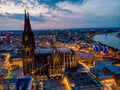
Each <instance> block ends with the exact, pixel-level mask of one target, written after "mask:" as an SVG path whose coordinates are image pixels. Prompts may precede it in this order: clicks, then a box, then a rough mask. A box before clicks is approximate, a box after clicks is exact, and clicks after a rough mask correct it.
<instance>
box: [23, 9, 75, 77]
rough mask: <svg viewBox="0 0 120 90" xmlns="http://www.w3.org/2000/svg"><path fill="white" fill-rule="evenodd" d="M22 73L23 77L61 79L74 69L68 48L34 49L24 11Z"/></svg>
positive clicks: (72, 57) (32, 36)
mask: <svg viewBox="0 0 120 90" xmlns="http://www.w3.org/2000/svg"><path fill="white" fill-rule="evenodd" d="M22 53H23V59H22V62H23V73H24V75H31V74H32V73H34V74H37V75H47V76H48V77H56V76H59V77H62V76H63V74H64V72H65V71H67V70H70V69H72V68H75V67H76V66H77V60H76V57H75V52H74V51H73V50H72V49H69V48H56V47H52V48H37V49H36V48H35V40H34V34H33V32H32V30H31V25H30V19H29V14H28V13H26V11H25V18H24V31H23V33H22Z"/></svg>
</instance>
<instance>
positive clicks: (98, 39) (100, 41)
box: [91, 33, 120, 52]
mask: <svg viewBox="0 0 120 90" xmlns="http://www.w3.org/2000/svg"><path fill="white" fill-rule="evenodd" d="M111 35H112V38H111ZM111 35H110V34H109V35H106V34H104V35H103V33H102V34H97V37H95V36H96V35H93V36H92V38H91V40H92V41H94V42H95V43H97V44H99V45H102V46H108V47H109V48H110V49H111V50H112V51H114V52H118V51H120V49H119V48H118V47H119V46H118V45H119V41H120V40H118V38H117V37H116V36H114V38H113V34H112V33H111ZM114 35H115V34H114ZM104 37H105V39H104ZM109 37H110V38H109ZM115 37H116V38H117V41H118V42H116V38H115ZM106 42H107V43H106ZM111 43H112V44H111ZM113 44H115V45H116V44H117V47H116V46H111V45H113Z"/></svg>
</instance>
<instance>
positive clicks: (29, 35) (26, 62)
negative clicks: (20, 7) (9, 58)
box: [22, 11, 35, 75]
mask: <svg viewBox="0 0 120 90" xmlns="http://www.w3.org/2000/svg"><path fill="white" fill-rule="evenodd" d="M34 49H35V40H34V35H33V32H32V30H31V25H30V19H29V14H28V13H26V11H25V17H24V31H23V33H22V53H23V60H22V62H23V73H24V75H29V74H31V73H32V70H33V61H34Z"/></svg>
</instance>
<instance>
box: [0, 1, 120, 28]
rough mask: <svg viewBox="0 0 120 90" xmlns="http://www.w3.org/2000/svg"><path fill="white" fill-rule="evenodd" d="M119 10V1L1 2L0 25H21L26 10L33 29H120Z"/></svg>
mask: <svg viewBox="0 0 120 90" xmlns="http://www.w3.org/2000/svg"><path fill="white" fill-rule="evenodd" d="M119 7H120V0H0V18H1V19H2V20H0V24H1V25H3V26H1V27H4V24H10V23H11V28H12V27H13V26H12V24H13V25H14V23H15V22H16V24H18V23H20V24H21V25H23V24H22V23H21V22H22V21H23V19H24V9H27V11H28V12H29V14H30V20H31V23H32V24H33V25H32V26H33V27H34V28H60V27H61V28H64V27H68V28H69V27H102V26H114V27H115V26H116V27H120V24H119V23H120V21H119V20H120V14H119V13H120V10H119ZM3 20H4V21H3ZM7 20H8V21H9V22H10V23H9V22H7ZM10 20H11V21H10ZM17 21H18V22H17ZM3 22H4V24H3ZM7 26H8V25H7ZM16 26H18V25H16ZM22 27H23V26H22ZM5 28H6V26H5ZM9 28H10V25H9ZM14 28H15V27H13V29H14ZM18 28H20V27H19V26H18Z"/></svg>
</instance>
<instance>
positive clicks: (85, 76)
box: [65, 72, 104, 90]
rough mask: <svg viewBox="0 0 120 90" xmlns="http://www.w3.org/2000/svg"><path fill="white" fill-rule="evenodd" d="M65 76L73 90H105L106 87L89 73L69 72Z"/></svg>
mask: <svg viewBox="0 0 120 90" xmlns="http://www.w3.org/2000/svg"><path fill="white" fill-rule="evenodd" d="M65 76H66V78H67V81H68V84H69V87H70V88H71V89H72V90H103V89H104V86H103V85H102V84H101V83H100V82H99V81H98V80H97V79H95V78H94V77H93V76H92V75H91V74H90V73H88V72H72V73H71V72H67V73H66V75H65Z"/></svg>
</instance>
